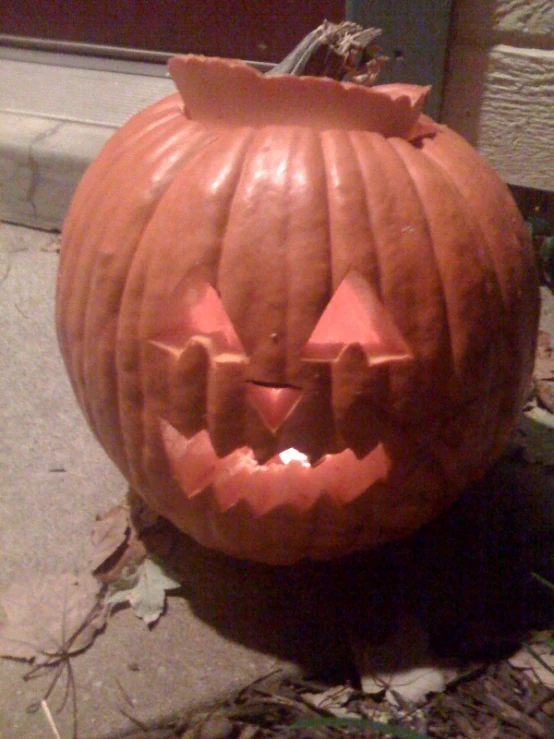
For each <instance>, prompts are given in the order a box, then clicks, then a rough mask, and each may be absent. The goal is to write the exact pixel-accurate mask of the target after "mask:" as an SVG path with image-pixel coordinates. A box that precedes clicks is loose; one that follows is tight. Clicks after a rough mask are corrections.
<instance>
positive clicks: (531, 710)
mask: <svg viewBox="0 0 554 739" xmlns="http://www.w3.org/2000/svg"><path fill="white" fill-rule="evenodd" d="M328 687H329V686H323V685H320V684H318V683H314V682H311V681H309V680H302V679H299V678H291V677H284V676H282V675H280V674H278V673H277V674H273V675H269V676H268V677H267V678H265V679H263V680H259V681H256V682H255V683H253V684H251V685H249V686H247V687H245V688H244V689H243V690H241V691H240V692H238V693H237V694H236V695H234V696H233V697H232V698H231V699H229V700H228V701H226V702H225V703H224V704H222V705H220V706H218V707H216V708H214V709H213V710H211V711H209V712H206V713H202V714H199V715H197V716H194V717H192V718H189V719H188V720H186V721H179V720H176V721H174V722H170V723H166V724H165V725H163V726H161V725H160V726H157V727H151V728H149V729H147V727H143V728H137V731H136V732H133V733H131V734H127V735H126V737H127V739H142V738H144V739H174V738H176V737H180V738H181V739H265V738H266V737H267V738H269V737H289V738H290V739H333V737H353V738H354V737H359V738H362V737H364V738H367V739H373V738H377V737H385V736H400V737H406V739H412V738H413V739H416V737H418V736H421V737H429V738H431V737H436V738H437V739H535V738H537V739H550V738H551V737H554V692H553V691H552V690H550V689H549V688H547V687H545V686H544V685H543V684H542V683H540V682H535V681H532V680H530V679H529V678H528V677H527V675H526V674H525V673H523V672H522V671H521V670H517V669H515V668H513V667H511V666H510V664H509V663H508V662H507V661H505V660H504V661H501V662H498V663H494V664H491V665H489V666H481V667H476V668H473V669H472V670H471V671H470V672H469V673H468V674H466V675H465V676H464V677H462V678H460V679H459V680H458V681H457V682H456V683H455V684H454V685H452V686H450V687H449V688H448V689H447V690H446V691H445V692H444V693H440V694H436V695H432V696H429V698H428V700H427V702H426V703H424V704H423V705H420V706H418V707H415V706H410V705H402V706H396V707H395V706H391V705H384V701H381V700H379V697H378V696H369V695H366V694H364V693H363V692H360V691H351V692H350V694H349V697H348V700H347V702H346V703H345V708H346V709H347V710H348V714H349V717H348V718H342V719H340V718H339V719H337V718H336V716H335V715H334V712H333V711H331V710H328V709H326V707H325V705H324V704H322V705H317V704H316V703H315V702H313V701H312V700H311V699H310V697H309V696H313V695H314V694H317V693H320V692H323V691H326V690H327V691H328ZM337 690H338V691H340V690H341V688H337ZM386 715H388V716H390V718H389V719H388V720H387V721H386V722H385V721H384V719H383V716H386ZM356 717H358V718H356ZM333 722H334V723H335V725H333ZM371 722H380V723H381V724H385V723H386V724H387V728H386V729H385V727H384V726H383V727H382V729H381V730H380V731H379V730H377V729H376V728H371Z"/></svg>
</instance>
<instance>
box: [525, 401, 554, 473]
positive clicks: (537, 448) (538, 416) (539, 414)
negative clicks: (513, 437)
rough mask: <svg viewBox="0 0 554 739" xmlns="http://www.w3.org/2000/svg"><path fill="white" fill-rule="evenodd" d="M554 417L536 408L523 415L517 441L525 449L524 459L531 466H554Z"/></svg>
mask: <svg viewBox="0 0 554 739" xmlns="http://www.w3.org/2000/svg"><path fill="white" fill-rule="evenodd" d="M551 419H554V416H553V415H552V414H551V413H548V411H545V410H544V409H543V408H538V407H537V406H534V407H532V408H530V409H529V410H528V411H526V412H525V413H523V414H522V416H521V418H520V421H519V424H518V432H517V440H518V441H519V442H520V443H521V444H522V445H523V447H524V458H525V460H526V461H527V462H529V463H530V464H536V463H542V464H548V465H551V464H554V429H553V428H552V427H551V425H550V422H551Z"/></svg>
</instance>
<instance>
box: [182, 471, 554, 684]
mask: <svg viewBox="0 0 554 739" xmlns="http://www.w3.org/2000/svg"><path fill="white" fill-rule="evenodd" d="M168 562H169V564H171V565H172V566H173V567H174V568H176V569H177V571H178V572H179V574H180V575H181V577H182V579H183V583H184V584H183V591H182V594H183V596H184V597H185V598H186V599H187V601H188V602H189V604H190V606H191V608H192V609H193V611H194V612H195V614H196V615H197V616H198V617H199V618H201V619H202V620H203V621H204V622H206V623H208V624H209V625H210V626H211V627H213V628H214V629H216V630H218V631H219V632H220V633H222V634H223V635H224V636H225V637H227V638H229V639H232V640H234V641H236V642H239V643H241V644H244V645H246V646H248V647H251V648H254V649H256V650H259V651H262V652H265V653H269V654H274V655H276V656H278V657H279V658H281V659H284V660H287V661H292V662H295V663H297V664H298V665H299V666H300V667H301V668H302V669H303V670H304V671H305V672H306V673H308V674H311V675H315V676H317V677H320V678H326V679H329V680H333V681H335V680H338V681H341V682H342V681H345V680H349V681H351V682H352V683H353V684H354V685H355V684H356V683H357V682H358V675H357V672H356V666H355V663H356V660H355V655H353V654H352V646H351V645H352V643H356V642H358V643H359V641H360V639H362V640H363V641H364V642H365V643H366V644H371V643H375V644H379V643H382V642H383V640H385V639H386V638H387V636H388V635H390V634H391V633H392V632H393V631H394V630H395V628H396V626H397V624H398V623H399V621H400V620H401V617H402V616H403V614H404V615H405V614H406V613H408V614H412V615H413V614H415V615H416V616H417V617H418V618H419V620H420V621H421V622H422V624H423V627H424V630H425V631H426V632H427V633H428V635H429V640H430V644H431V647H432V648H433V650H434V652H435V653H436V654H437V655H438V656H440V657H443V658H452V659H455V660H464V661H465V660H471V659H481V658H485V659H486V658H495V657H502V656H505V655H506V654H507V653H508V652H509V651H510V650H511V649H513V648H514V647H515V646H516V645H517V643H518V640H520V639H521V638H522V636H523V635H524V634H525V632H526V631H527V630H528V629H529V628H531V627H548V626H551V625H552V624H554V598H553V597H552V596H553V594H552V593H551V592H550V591H549V590H548V588H546V587H545V586H544V585H542V584H541V583H539V582H538V581H537V580H536V579H535V578H534V577H533V575H532V573H538V574H539V575H541V576H542V577H544V578H547V579H549V580H552V581H554V474H550V473H549V471H548V469H547V468H543V467H540V466H528V465H522V464H518V463H514V462H506V461H504V462H502V463H500V464H498V465H497V466H496V468H495V469H493V470H492V471H491V472H490V473H489V474H488V475H487V476H486V477H485V478H484V479H483V480H482V481H481V482H480V483H479V484H478V485H475V486H474V487H472V488H471V489H469V490H467V491H466V492H465V493H464V494H463V495H462V497H461V498H460V500H459V501H458V503H457V504H456V505H455V506H454V507H453V508H452V509H451V510H450V511H448V512H447V513H446V514H444V515H443V516H442V517H441V518H440V519H437V520H436V521H435V522H433V523H432V524H431V525H429V526H427V527H426V528H425V529H423V530H421V531H420V532H419V533H418V534H417V535H416V536H415V537H413V538H412V539H410V540H406V541H403V542H397V543H394V544H390V545H387V546H384V547H381V548H380V549H378V550H374V551H371V552H367V553H362V554H356V555H352V556H348V557H344V558H342V559H339V560H335V561H331V562H319V563H313V562H306V563H302V564H299V565H295V566H291V567H280V568H278V567H268V566H263V565H258V564H253V563H249V562H242V561H237V560H233V559H230V558H228V557H225V556H223V555H219V554H217V553H214V552H210V551H207V550H205V549H203V548H202V547H200V546H198V545H196V544H195V543H193V542H192V541H190V540H189V539H188V538H186V537H184V536H181V535H179V536H177V537H175V539H174V546H173V549H172V552H171V554H170V556H169V559H168Z"/></svg>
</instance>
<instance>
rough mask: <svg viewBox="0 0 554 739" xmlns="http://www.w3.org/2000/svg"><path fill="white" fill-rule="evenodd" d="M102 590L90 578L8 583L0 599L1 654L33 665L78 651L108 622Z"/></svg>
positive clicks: (50, 577)
mask: <svg viewBox="0 0 554 739" xmlns="http://www.w3.org/2000/svg"><path fill="white" fill-rule="evenodd" d="M99 593H100V585H99V583H98V581H97V580H96V579H95V578H94V577H93V576H92V575H90V574H84V575H79V576H78V575H73V574H72V573H69V572H66V573H64V574H63V575H46V576H43V577H38V576H37V577H35V578H30V579H28V580H26V581H25V582H24V583H14V584H12V585H11V586H10V587H9V588H8V589H7V590H6V592H5V593H4V594H3V595H2V606H3V610H4V611H5V613H6V615H7V620H6V621H5V622H4V623H2V624H0V654H1V655H2V656H3V657H12V658H15V659H23V660H28V661H31V662H35V663H36V664H47V663H49V662H52V660H54V659H56V658H58V657H60V658H61V656H64V655H65V656H68V655H71V654H75V653H77V652H81V651H83V650H84V649H86V648H87V647H88V646H90V644H91V643H92V642H93V641H94V638H95V637H96V634H97V633H98V631H99V630H100V629H101V628H103V626H104V625H105V623H106V608H105V607H104V606H103V605H101V604H100V602H99Z"/></svg>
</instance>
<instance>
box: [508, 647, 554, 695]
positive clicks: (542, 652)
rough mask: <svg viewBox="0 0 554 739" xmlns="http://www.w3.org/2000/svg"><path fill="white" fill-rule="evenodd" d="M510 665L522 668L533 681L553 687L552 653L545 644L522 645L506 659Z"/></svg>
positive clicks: (553, 660)
mask: <svg viewBox="0 0 554 739" xmlns="http://www.w3.org/2000/svg"><path fill="white" fill-rule="evenodd" d="M508 661H509V663H510V664H511V665H512V667H516V668H517V669H519V670H524V671H525V672H526V673H527V675H528V676H529V677H530V678H531V679H532V680H534V681H535V682H541V683H543V684H544V685H546V686H547V687H548V688H554V654H553V653H552V650H551V649H549V647H548V646H547V645H546V644H541V643H537V644H535V643H534V644H532V645H531V646H530V647H523V648H522V649H520V650H519V651H518V652H516V653H515V654H514V655H513V656H512V657H510V659H509V660H508Z"/></svg>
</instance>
